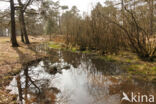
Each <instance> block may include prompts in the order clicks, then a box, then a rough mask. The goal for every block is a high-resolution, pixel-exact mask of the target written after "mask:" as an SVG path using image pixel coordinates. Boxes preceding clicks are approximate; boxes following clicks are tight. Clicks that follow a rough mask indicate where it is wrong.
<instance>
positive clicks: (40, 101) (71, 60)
mask: <svg viewBox="0 0 156 104" xmlns="http://www.w3.org/2000/svg"><path fill="white" fill-rule="evenodd" d="M51 54H52V55H51V57H50V58H49V59H46V60H42V61H40V62H39V63H38V65H36V66H29V67H26V68H25V69H24V70H23V71H21V73H20V74H19V75H18V76H15V77H14V79H13V80H12V81H11V82H10V85H9V86H7V89H9V90H10V91H11V92H10V93H13V94H18V95H19V97H18V101H19V102H20V103H21V104H22V103H27V104H54V103H55V104H135V103H130V102H124V101H123V102H121V97H122V92H125V93H127V94H128V93H130V92H136V93H137V92H139V93H141V94H147V95H148V94H153V95H156V86H155V85H154V84H152V83H149V82H145V81H140V80H137V79H134V78H133V79H132V78H128V77H127V76H126V75H124V71H123V70H121V69H120V67H119V65H116V64H115V63H110V62H104V61H102V60H99V59H92V58H91V57H90V56H87V55H85V54H77V53H70V52H67V51H56V50H53V51H51ZM136 104H137V103H136ZM140 104H145V103H140ZM147 104H148V103H147ZM153 104H154V103H153Z"/></svg>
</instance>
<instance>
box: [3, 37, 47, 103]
mask: <svg viewBox="0 0 156 104" xmlns="http://www.w3.org/2000/svg"><path fill="white" fill-rule="evenodd" d="M29 39H30V42H31V44H29V45H26V44H24V43H22V42H21V41H20V37H17V40H18V43H19V45H20V46H19V47H11V43H10V38H9V37H0V104H14V103H15V101H16V96H14V95H10V94H8V91H6V89H5V87H6V85H8V83H9V81H10V79H12V77H13V75H15V74H17V73H18V72H19V71H20V69H21V68H22V66H23V64H25V63H28V62H30V61H33V60H37V59H40V58H43V57H46V55H47V54H45V53H44V52H42V51H39V50H35V46H37V45H40V44H43V43H44V42H46V40H47V38H45V37H41V36H38V37H34V36H29Z"/></svg>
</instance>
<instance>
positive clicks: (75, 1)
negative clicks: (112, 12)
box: [60, 0, 106, 13]
mask: <svg viewBox="0 0 156 104" xmlns="http://www.w3.org/2000/svg"><path fill="white" fill-rule="evenodd" d="M105 1H106V0H60V4H61V5H67V6H68V7H69V8H71V7H72V6H74V5H75V6H77V8H78V9H79V10H80V13H83V12H90V10H91V9H92V8H93V7H94V6H95V4H96V3H97V2H100V3H101V4H103V3H104V2H105Z"/></svg>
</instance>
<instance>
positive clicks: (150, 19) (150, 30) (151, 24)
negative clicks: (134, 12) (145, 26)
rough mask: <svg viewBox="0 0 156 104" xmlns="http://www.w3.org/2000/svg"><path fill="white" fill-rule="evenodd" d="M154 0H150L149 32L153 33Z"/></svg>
mask: <svg viewBox="0 0 156 104" xmlns="http://www.w3.org/2000/svg"><path fill="white" fill-rule="evenodd" d="M153 4H154V3H153V0H149V32H150V33H149V34H150V35H152V34H153V15H154V14H153Z"/></svg>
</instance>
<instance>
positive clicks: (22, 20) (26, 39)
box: [20, 9, 30, 44]
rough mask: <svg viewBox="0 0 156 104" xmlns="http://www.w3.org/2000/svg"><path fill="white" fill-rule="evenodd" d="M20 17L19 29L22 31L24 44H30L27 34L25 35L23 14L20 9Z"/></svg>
mask: <svg viewBox="0 0 156 104" xmlns="http://www.w3.org/2000/svg"><path fill="white" fill-rule="evenodd" d="M20 15H21V27H22V31H23V34H24V37H25V43H26V44H30V42H29V38H28V34H27V30H26V26H25V20H24V12H23V10H22V9H21V10H20Z"/></svg>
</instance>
